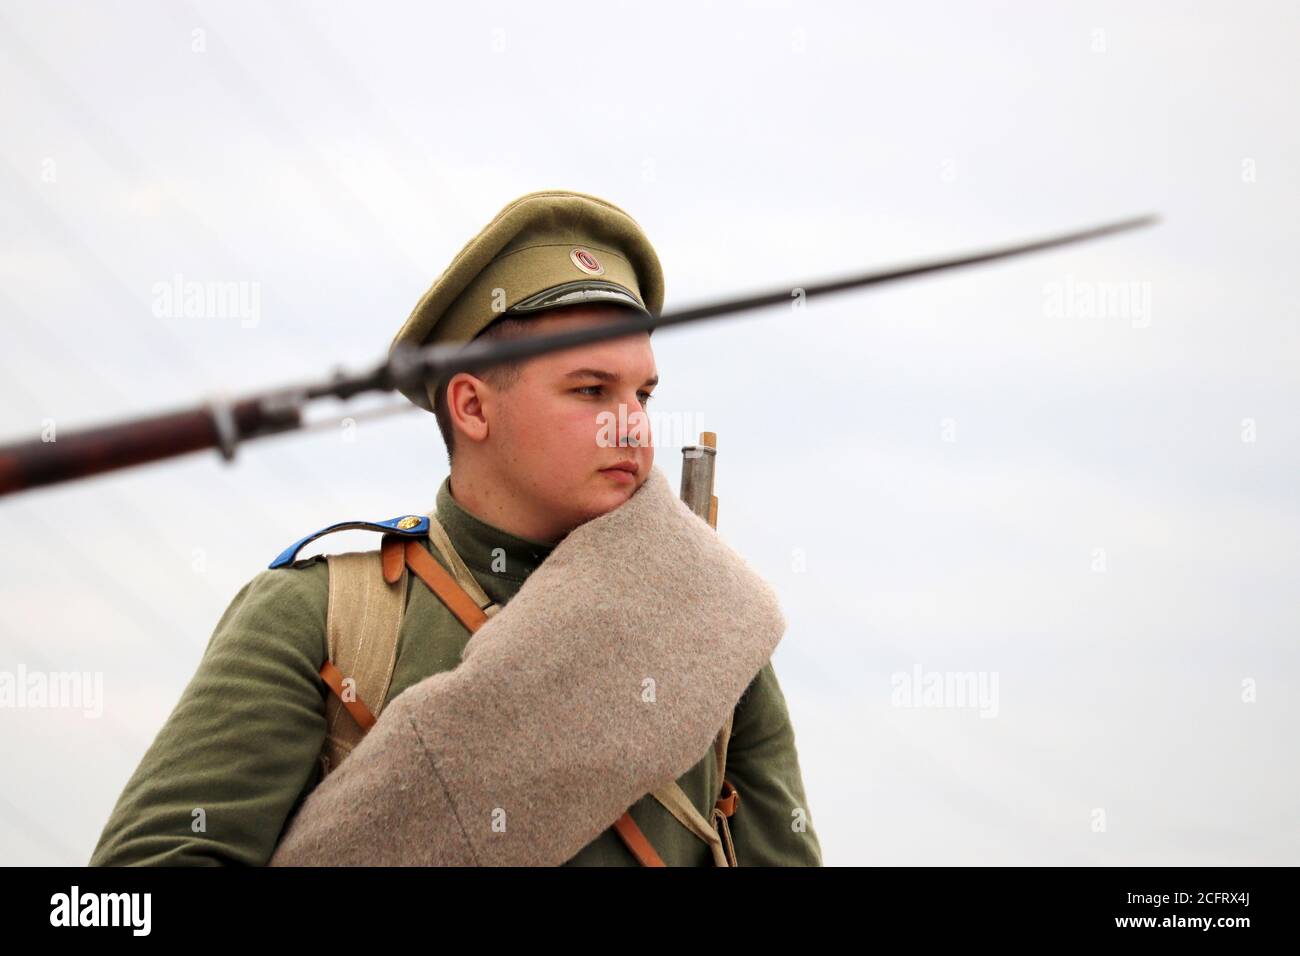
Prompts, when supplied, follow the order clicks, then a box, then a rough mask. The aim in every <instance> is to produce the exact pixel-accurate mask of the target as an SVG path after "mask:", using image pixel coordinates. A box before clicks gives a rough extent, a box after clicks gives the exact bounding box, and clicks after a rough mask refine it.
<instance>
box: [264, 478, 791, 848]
mask: <svg viewBox="0 0 1300 956" xmlns="http://www.w3.org/2000/svg"><path fill="white" fill-rule="evenodd" d="M784 632H785V618H784V616H783V615H782V612H781V609H780V605H779V603H778V601H777V597H776V594H775V592H774V591H773V590H772V588H771V587H770V586H769V585H768V584H767V583H766V582H765V581H763V579H762V578H760V577H759V576H758V574H756V573H755V571H754V570H753V569H752V568H751V567H750V566H749V565H748V564H747V563H746V562H745V560H744V559H743V558H741V557H740V556H739V555H738V554H737V553H736V552H735V551H733V550H732V549H730V548H729V547H728V546H727V545H726V544H725V543H724V542H723V541H722V539H721V538H720V537H719V536H718V534H717V533H716V532H715V531H714V530H713V529H712V528H710V527H709V525H708V524H707V523H706V522H704V521H703V520H701V519H700V518H699V517H698V516H696V515H695V514H694V513H693V512H692V511H691V510H690V509H689V508H687V506H686V505H685V504H684V503H683V502H682V501H681V500H680V499H679V498H678V497H677V496H676V494H674V492H673V490H672V488H671V487H670V485H669V482H668V479H667V477H666V476H665V475H664V474H663V472H662V471H660V470H659V469H658V468H653V469H652V470H651V473H650V475H649V476H648V477H647V479H646V480H645V482H644V483H643V484H642V485H641V487H640V488H639V489H637V491H636V492H635V493H634V494H633V495H632V496H631V497H630V498H629V499H628V500H627V501H626V502H624V503H623V504H622V505H620V506H619V507H617V508H615V509H614V510H613V511H610V512H608V513H606V514H604V515H601V516H599V517H597V518H594V519H592V520H591V521H588V522H586V523H585V524H583V525H581V526H579V527H578V528H576V529H575V530H574V531H572V532H570V533H569V534H568V535H567V536H566V537H565V538H564V539H563V540H562V541H561V542H560V543H559V544H558V545H557V546H556V548H555V550H554V551H552V552H551V554H550V555H549V556H548V557H547V559H546V560H545V561H544V562H543V563H542V564H541V565H540V566H539V567H538V568H537V570H535V571H534V572H533V573H532V574H531V575H530V576H529V578H528V580H527V581H526V582H525V583H524V585H523V586H522V587H521V588H520V590H519V592H518V593H517V594H516V595H515V596H514V597H513V598H512V599H511V600H510V601H509V602H508V603H507V604H506V606H505V607H504V608H503V609H502V610H501V611H500V612H499V613H497V614H496V615H495V616H494V617H492V618H491V619H490V620H489V621H488V622H487V623H486V624H484V625H483V626H482V627H481V628H480V629H479V630H478V632H477V633H475V634H474V636H473V637H472V638H471V639H470V641H469V643H468V644H467V645H466V647H465V651H464V654H463V656H462V662H461V663H460V664H459V665H458V666H457V667H456V668H455V669H453V670H451V671H447V672H444V673H439V674H434V675H432V676H430V677H428V678H426V679H424V680H423V681H421V682H419V683H418V684H415V685H413V686H411V687H409V688H407V690H405V691H404V692H403V693H401V694H399V695H398V696H397V697H395V698H394V699H393V701H392V702H391V703H390V704H389V705H388V706H387V707H386V708H385V709H384V711H383V713H382V714H381V716H380V717H379V720H378V721H377V723H376V724H375V726H374V727H373V728H372V729H371V731H370V732H369V734H368V735H367V736H366V737H365V739H364V740H363V741H362V742H361V744H360V745H359V746H358V747H357V748H356V749H355V750H354V751H353V752H352V754H351V755H350V756H349V757H348V759H347V760H346V761H344V762H343V763H342V764H341V765H340V766H339V767H338V769H336V770H335V771H334V772H333V773H332V774H330V775H329V776H328V777H326V778H325V779H324V780H323V781H322V782H321V784H320V785H319V786H318V787H317V788H316V789H315V790H314V791H313V792H312V793H311V794H310V796H308V798H307V799H306V800H305V801H304V802H303V804H302V806H301V807H300V809H299V811H298V813H297V814H296V815H295V816H294V818H293V819H292V820H291V821H290V823H289V826H288V827H287V829H286V832H285V834H284V835H283V837H282V839H281V841H280V844H279V846H278V847H277V849H276V851H275V853H274V855H273V856H272V858H271V861H270V863H271V865H272V866H286V865H288V866H299V865H312V866H316V865H332V864H365V865H431V866H456V865H469V866H485V865H523V866H555V865H559V864H562V863H564V862H565V861H566V860H568V859H570V858H572V857H573V856H575V855H576V854H577V853H578V851H579V850H581V849H582V848H583V847H584V846H586V845H587V844H588V843H589V842H590V841H591V840H593V839H594V838H595V837H597V836H598V835H599V834H600V833H601V832H602V831H603V830H605V829H606V828H607V827H609V826H611V825H612V824H613V823H614V821H615V820H617V819H618V818H619V817H620V816H621V815H622V814H623V813H624V811H626V810H627V808H628V807H629V806H631V805H632V804H633V803H635V802H636V801H637V800H639V799H640V798H641V797H642V796H644V795H645V794H647V793H649V792H651V791H653V790H656V789H657V788H659V787H660V786H662V785H664V784H666V783H668V782H669V781H672V780H675V779H677V778H678V777H679V776H681V775H682V774H683V773H685V772H686V771H687V770H689V769H690V768H691V767H692V766H694V765H695V764H696V763H697V762H698V761H699V760H700V759H701V758H702V757H703V756H704V755H705V754H706V753H708V752H709V749H710V747H711V745H712V741H713V738H714V737H715V736H716V735H717V733H718V731H719V730H720V729H721V727H722V725H723V723H724V722H725V720H726V718H727V715H728V714H729V713H730V711H731V710H732V709H733V708H734V707H735V705H736V703H737V702H738V701H739V699H740V697H741V695H742V694H743V693H744V691H745V688H746V687H747V686H748V685H749V683H750V681H751V680H752V679H753V678H754V676H755V675H756V674H757V673H758V671H759V669H760V668H762V666H763V665H764V664H765V663H766V662H767V660H768V659H769V658H770V657H771V654H772V652H773V650H775V648H776V646H777V644H778V642H779V641H780V640H781V637H782V635H783V634H784Z"/></svg>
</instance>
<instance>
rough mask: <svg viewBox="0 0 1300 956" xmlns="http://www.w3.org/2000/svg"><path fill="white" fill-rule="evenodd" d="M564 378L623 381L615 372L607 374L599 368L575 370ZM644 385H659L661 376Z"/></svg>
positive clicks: (647, 381) (656, 376)
mask: <svg viewBox="0 0 1300 956" xmlns="http://www.w3.org/2000/svg"><path fill="white" fill-rule="evenodd" d="M564 377H565V378H598V379H600V380H601V381H602V382H621V381H622V380H623V378H622V376H621V375H616V374H614V373H613V372H606V371H605V370H604V369H599V368H575V369H574V370H573V371H572V372H570V373H569V374H567V375H565V376H564ZM642 384H643V385H658V384H659V376H658V375H655V376H654V377H652V378H648V379H646V380H645V381H644V382H643V383H642Z"/></svg>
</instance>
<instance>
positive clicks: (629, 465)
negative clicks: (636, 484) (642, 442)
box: [600, 458, 641, 477]
mask: <svg viewBox="0 0 1300 956" xmlns="http://www.w3.org/2000/svg"><path fill="white" fill-rule="evenodd" d="M600 470H601V471H625V472H627V473H628V474H629V475H632V476H633V477H636V474H637V472H639V471H640V470H641V469H640V467H639V466H638V465H637V463H636V462H635V461H632V460H631V459H630V458H629V459H626V460H624V461H620V462H618V463H617V464H613V465H610V466H609V467H608V468H602V469H600Z"/></svg>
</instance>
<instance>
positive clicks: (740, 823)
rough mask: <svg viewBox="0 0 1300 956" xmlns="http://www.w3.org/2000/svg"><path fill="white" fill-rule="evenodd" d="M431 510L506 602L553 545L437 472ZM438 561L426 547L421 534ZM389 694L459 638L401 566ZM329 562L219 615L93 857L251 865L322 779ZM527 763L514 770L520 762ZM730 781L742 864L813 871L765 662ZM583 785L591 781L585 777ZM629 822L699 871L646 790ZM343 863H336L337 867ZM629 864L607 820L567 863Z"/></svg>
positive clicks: (703, 848) (282, 571) (712, 785)
mask: <svg viewBox="0 0 1300 956" xmlns="http://www.w3.org/2000/svg"><path fill="white" fill-rule="evenodd" d="M437 516H438V520H439V521H440V522H441V523H442V525H443V527H444V528H445V529H446V531H447V535H448V537H450V539H451V541H452V544H453V545H454V546H455V548H456V550H457V551H458V552H459V553H460V555H461V557H462V559H463V560H464V561H465V563H466V565H468V567H469V569H470V571H471V572H472V573H473V575H474V577H475V579H477V580H478V582H479V584H480V585H482V587H483V590H484V591H486V592H487V594H488V596H489V597H491V598H492V599H493V600H494V601H495V602H496V603H498V604H501V605H504V604H506V603H507V602H508V601H509V600H510V598H511V597H513V596H514V594H515V593H516V592H517V591H518V590H519V588H520V587H521V586H522V585H523V583H524V581H525V580H526V579H527V578H528V575H529V574H530V573H531V572H532V571H533V570H534V569H535V568H537V567H538V565H540V564H541V563H542V561H544V560H545V559H546V557H547V555H548V554H550V552H551V550H552V548H553V546H551V545H548V544H544V543H541V542H538V541H532V540H529V539H527V538H522V537H518V536H516V535H512V534H507V533H505V532H503V531H501V530H499V529H497V528H495V527H493V526H491V525H489V524H487V523H485V522H483V521H482V520H480V519H479V518H477V517H476V516H474V515H472V514H470V513H469V512H468V511H466V510H465V509H464V508H463V507H461V505H460V504H459V503H457V501H456V500H455V499H454V498H453V497H452V494H451V479H450V478H447V479H444V481H443V483H442V485H441V487H440V488H439V489H438V494H437ZM421 540H422V541H423V544H424V546H425V548H426V549H428V550H429V551H430V552H431V554H432V555H433V557H434V558H435V560H437V561H438V562H439V563H440V564H443V565H444V566H445V562H444V561H443V560H442V557H441V555H439V554H438V551H437V549H436V548H432V547H431V546H430V543H429V541H428V539H427V538H423V539H421ZM407 577H408V580H409V581H410V582H411V583H410V586H409V587H408V590H407V605H406V617H405V620H404V622H403V624H402V630H401V637H400V645H399V648H398V655H397V664H396V669H395V671H394V673H393V679H392V683H391V685H390V688H389V692H388V697H387V701H386V703H385V706H387V702H391V701H392V700H393V698H394V697H396V696H397V695H398V694H400V693H402V691H404V690H406V689H407V688H408V687H410V686H412V685H413V684H416V683H418V682H419V681H421V680H423V679H424V678H426V677H428V676H429V675H431V674H436V673H439V672H442V671H447V670H451V669H452V668H455V667H456V666H457V665H458V664H459V663H460V660H461V652H462V650H463V649H464V647H465V645H466V643H468V641H469V638H470V634H469V632H468V630H467V629H466V628H465V627H464V625H462V624H461V623H460V621H458V620H457V619H456V618H455V616H453V615H452V613H451V612H450V611H449V610H447V608H446V607H445V606H444V605H443V604H442V602H441V601H440V600H438V598H437V597H436V596H435V595H434V594H433V593H432V592H431V591H430V590H429V589H428V588H427V587H426V586H425V585H424V584H423V583H422V582H421V581H419V579H418V578H416V577H415V576H414V575H408V576H407ZM328 580H329V578H328V565H327V563H326V561H325V559H324V557H323V556H318V557H313V558H307V559H304V560H300V561H296V562H294V563H293V564H292V565H290V566H287V567H283V568H278V569H275V570H266V571H262V572H261V573H259V574H258V575H256V576H255V577H254V578H253V579H252V580H250V581H249V582H248V583H247V584H245V585H244V586H243V587H242V588H241V589H240V591H239V593H238V594H236V595H235V598H234V600H232V601H231V603H230V606H229V607H228V608H227V609H226V611H225V613H224V614H222V616H221V619H220V620H219V621H218V622H217V626H216V630H215V631H214V632H213V634H212V638H211V640H210V641H209V642H208V647H207V649H206V651H205V652H204V654H203V658H202V660H201V661H200V663H199V666H198V669H197V671H196V672H195V674H194V677H193V678H192V679H191V680H190V683H189V685H188V686H187V687H186V688H185V690H184V692H183V693H182V694H181V698H180V701H179V702H178V703H177V704H176V707H175V709H174V710H173V711H172V713H171V716H170V717H168V719H167V722H166V723H165V724H164V725H163V728H162V729H161V730H160V731H159V733H158V736H157V737H156V738H155V740H154V742H153V744H152V745H151V746H150V747H149V750H148V751H147V752H146V753H145V755H144V758H143V759H142V760H141V762H140V766H139V767H138V768H137V769H136V771H135V773H134V774H133V775H132V777H131V779H130V780H129V781H128V783H127V785H126V789H125V790H124V791H123V792H122V795H121V797H119V799H118V801H117V805H116V806H115V807H114V809H113V812H112V815H111V816H110V817H109V820H108V822H107V824H106V825H105V827H104V830H103V833H102V834H101V836H100V838H99V843H98V845H97V846H96V847H95V850H94V853H93V854H92V856H91V859H90V864H91V865H92V866H120V865H132V864H161V865H205V864H206V865H222V864H225V865H238V864H247V865H251V866H262V865H265V864H266V862H267V861H268V860H269V859H270V857H271V854H272V852H273V851H274V849H275V845H276V843H277V841H278V839H279V837H280V834H281V833H282V832H283V830H284V827H285V825H286V823H287V822H288V820H289V819H290V817H291V816H292V814H293V813H294V812H295V811H296V810H297V808H298V807H299V805H300V804H301V803H302V801H303V800H305V799H306V797H307V795H308V794H309V793H310V792H311V790H312V789H313V788H314V787H315V786H316V784H317V783H319V782H320V778H321V768H320V763H319V761H318V759H317V758H318V756H319V754H320V751H321V745H322V743H323V741H324V738H325V699H326V696H327V695H328V694H329V690H328V688H327V687H326V685H325V682H324V681H323V680H322V679H321V677H320V674H319V671H320V668H321V666H322V665H323V664H324V662H325V658H326V637H325V618H326V610H327V603H328V593H329V592H328ZM717 770H718V768H717V764H716V761H715V759H714V755H713V753H712V752H711V751H710V752H709V753H707V754H704V755H702V757H701V759H700V761H699V763H697V764H696V765H695V766H694V767H692V768H691V769H690V770H688V771H687V772H686V773H685V774H684V775H682V776H681V777H680V778H679V779H678V781H677V782H678V784H679V785H680V786H681V788H682V789H683V790H684V791H685V792H686V795H687V796H688V797H689V798H690V799H691V802H692V803H694V805H695V807H696V809H698V810H699V811H700V813H701V814H703V815H704V816H705V817H706V818H707V817H708V815H709V811H710V810H711V809H712V806H713V801H714V799H715V797H716V795H717V793H718V789H719V784H720V781H719V779H718V772H717ZM520 772H527V768H520ZM726 773H727V778H728V779H729V780H730V781H731V782H732V783H733V784H734V785H735V787H736V789H737V790H738V791H739V793H740V805H739V808H738V809H737V811H736V813H735V815H734V816H733V817H731V819H730V821H729V823H730V825H731V835H732V839H733V840H734V842H735V848H736V857H737V861H738V863H739V864H740V865H741V866H820V865H821V847H820V845H819V842H818V840H817V836H816V834H815V832H814V830H813V827H812V823H811V819H810V817H809V813H808V807H807V801H806V800H805V798H804V786H803V780H802V777H801V774H800V770H799V760H798V755H797V753H796V751H795V739H794V730H793V728H792V727H791V724H790V716H789V712H788V711H787V709H786V704H785V697H784V695H783V694H782V692H781V688H780V686H779V685H778V683H777V679H776V674H775V672H774V671H773V669H772V664H771V662H770V661H769V662H768V663H767V664H766V665H764V667H763V668H762V670H761V671H759V673H758V674H757V676H755V678H754V680H753V681H752V683H751V684H750V686H749V687H748V689H747V690H746V691H745V694H744V696H742V697H741V699H740V701H739V702H738V703H737V705H736V708H735V717H734V722H733V727H732V736H731V743H730V746H729V749H728V753H727V769H726ZM592 784H593V786H595V785H598V784H599V781H592ZM630 813H631V815H632V818H633V819H634V820H635V821H636V823H637V825H638V826H640V828H641V829H642V831H643V832H644V833H645V835H646V837H647V838H648V839H649V841H650V843H651V844H652V845H653V846H654V848H655V849H656V850H657V851H658V853H659V855H660V856H661V857H662V858H663V860H664V862H665V863H666V864H668V865H669V866H711V865H713V859H712V854H711V853H710V851H709V848H708V846H707V845H706V844H705V843H704V842H703V841H702V840H701V839H700V838H699V837H696V836H694V835H693V834H691V833H690V832H689V831H688V830H687V829H686V828H685V827H684V826H683V825H682V824H681V823H679V822H678V821H677V820H676V818H674V817H673V816H672V815H671V814H670V813H669V812H668V811H667V810H666V809H664V808H663V807H662V806H661V805H660V804H659V802H658V801H657V800H655V799H654V798H653V797H651V796H649V795H647V796H645V797H643V798H642V799H641V800H639V801H637V802H636V803H635V804H633V805H632V807H631V808H630ZM339 862H340V863H345V862H346V861H343V860H340V861H339ZM566 865H568V866H636V865H637V861H636V858H635V857H633V856H632V854H631V853H630V852H629V851H628V850H627V848H626V847H625V846H624V845H623V842H622V840H621V839H619V837H618V835H617V834H616V833H615V832H614V830H613V829H612V828H611V829H607V830H605V831H604V832H603V833H601V834H600V835H599V836H598V837H596V838H595V839H594V840H592V841H591V843H589V844H588V845H587V846H586V847H584V848H583V849H582V850H581V851H580V852H579V853H578V854H577V855H576V856H574V857H573V858H572V859H571V860H569V861H568V863H567V864H566Z"/></svg>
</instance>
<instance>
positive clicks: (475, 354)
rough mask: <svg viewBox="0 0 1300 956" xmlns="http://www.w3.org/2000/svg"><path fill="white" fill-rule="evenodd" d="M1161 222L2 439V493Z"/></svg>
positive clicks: (432, 351)
mask: <svg viewBox="0 0 1300 956" xmlns="http://www.w3.org/2000/svg"><path fill="white" fill-rule="evenodd" d="M1158 221H1159V219H1158V217H1157V216H1154V215H1148V216H1137V217H1134V218H1131V219H1124V220H1120V221H1118V222H1111V223H1107V224H1105V225H1101V226H1095V227H1092V228H1089V229H1082V230H1076V231H1074V232H1068V233H1064V234H1061V235H1056V236H1051V237H1048V238H1046V239H1036V240H1033V241H1030V242H1024V243H1019V244H1016V245H1011V246H1004V247H1001V248H997V249H991V250H986V251H983V252H975V253H968V254H965V255H960V256H956V257H947V258H943V259H938V260H932V261H928V262H921V263H915V264H912V265H905V266H899V267H896V268H892V269H887V270H884V271H877V272H868V273H865V274H860V275H853V276H848V277H844V278H838V279H827V280H823V281H820V282H815V283H809V284H807V285H804V286H794V287H790V286H784V287H782V288H779V289H775V290H770V291H768V292H762V293H758V294H755V295H748V296H743V297H740V298H735V299H727V300H723V301H720V302H715V303H712V304H707V305H703V306H697V307H694V308H689V309H682V310H680V311H677V312H665V313H662V314H660V315H646V316H640V315H638V316H632V317H630V318H627V319H625V320H621V321H618V322H609V323H605V324H603V325H598V326H592V327H590V328H582V329H572V330H570V331H567V332H561V333H558V334H553V335H545V336H542V335H536V336H525V337H522V338H516V339H507V340H504V341H490V340H478V341H473V342H470V343H469V344H468V345H463V346H461V345H429V346H425V347H423V348H410V347H406V348H399V349H396V350H394V351H393V352H392V354H390V356H389V357H388V359H387V360H386V361H384V362H381V363H380V364H379V365H376V366H374V367H372V368H371V369H370V370H368V371H365V372H362V373H359V374H351V375H349V374H347V373H345V372H343V371H342V370H339V371H337V372H335V374H334V375H333V376H332V377H331V378H329V379H326V380H324V381H320V382H314V383H308V384H306V385H300V386H295V387H289V388H281V389H276V390H274V391H270V392H265V393H261V394H257V395H253V396H251V397H248V398H245V399H241V400H238V401H233V402H231V401H227V400H225V399H213V400H210V401H209V402H207V403H206V404H202V405H199V406H196V407H192V408H186V409H181V410H179V411H173V412H167V413H164V414H161V415H154V416H150V417H147V418H142V419H135V420H131V421H126V422H122V423H118V424H111V425H104V426H100V427H97V428H87V429H83V430H81V431H77V432H73V433H72V434H70V435H67V436H63V437H58V436H57V435H56V436H55V437H54V439H53V440H44V439H42V438H36V439H32V440H29V441H25V442H17V443H13V444H9V445H4V446H0V495H8V494H13V493H15V492H18V491H23V490H26V489H28V488H35V487H39V486H41V485H50V484H54V483H56V482H61V481H69V480H72V479H74V478H84V477H88V476H90V475H96V474H102V473H104V472H108V471H116V470H118V469H121V468H128V467H131V466H133V465H142V464H145V463H148V462H152V461H162V460H164V459H167V458H175V457H177V456H179V455H185V454H189V453H191V452H196V451H201V450H203V449H205V448H216V449H218V450H219V451H220V452H221V456H222V458H224V459H225V460H226V461H227V462H229V461H233V460H234V457H235V452H236V449H237V448H238V446H239V445H240V443H242V442H245V441H250V440H252V439H255V438H264V437H267V436H269V435H276V434H279V433H281V432H287V431H294V430H297V429H301V428H303V427H304V423H303V410H304V408H305V407H306V405H307V404H308V403H309V402H313V401H316V400H318V399H322V398H336V399H344V400H346V399H349V398H352V397H354V396H356V395H359V394H362V393H364V392H372V391H394V390H397V389H400V388H402V387H404V386H414V385H416V384H417V383H423V382H431V381H436V380H438V379H440V378H444V377H446V376H450V375H454V374H456V373H457V372H478V371H481V370H483V369H485V368H489V367H491V366H493V365H498V364H500V363H502V362H514V361H518V360H521V359H525V358H532V357H534V356H537V355H543V354H546V353H549V352H557V351H561V350H563V349H568V348H574V347H576V346H579V345H589V344H593V343H596V342H603V341H607V340H610V339H615V338H619V337H621V336H626V335H633V334H637V333H640V332H649V331H651V330H653V329H657V328H663V327H665V326H671V325H681V324H684V323H688V322H698V321H702V320H705V319H712V318H718V317H721V316H725V315H735V314H738V313H743V312H751V311H753V310H755V309H760V308H765V307H769V306H773V305H788V304H790V302H791V301H792V300H799V299H800V297H802V298H804V299H808V298H813V297H814V296H821V295H829V294H832V293H836V292H844V291H848V290H851V289H859V288H864V287H866V286H872V285H881V284H884V283H888V282H896V281H899V280H902V279H910V278H915V277H917V276H921V275H928V274H930V273H933V272H939V271H943V270H947V269H955V268H960V267H963V266H971V265H979V264H982V263H986V262H992V261H995V260H998V259H1005V258H1009V257H1012V256H1019V255H1025V254H1027V253H1031V252H1041V251H1043V250H1045V249H1052V248H1055V247H1058V246H1063V245H1069V244H1071V243H1075V242H1083V241H1085V240H1088V239H1098V238H1101V237H1103V236H1109V235H1112V234H1114V233H1117V232H1123V231H1125V230H1129V229H1136V228H1140V227H1143V226H1149V225H1152V224H1154V223H1156V222H1158ZM697 513H698V512H697ZM702 517H707V516H706V515H702Z"/></svg>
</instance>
